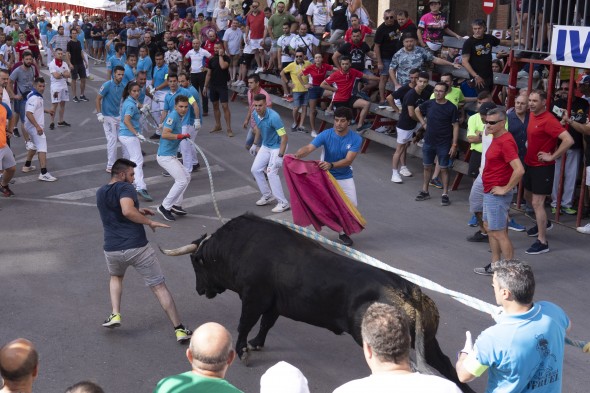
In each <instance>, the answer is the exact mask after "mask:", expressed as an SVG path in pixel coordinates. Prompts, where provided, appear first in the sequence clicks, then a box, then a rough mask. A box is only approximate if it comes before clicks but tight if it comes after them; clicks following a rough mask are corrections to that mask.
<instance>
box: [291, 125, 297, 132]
mask: <svg viewBox="0 0 590 393" xmlns="http://www.w3.org/2000/svg"><path fill="white" fill-rule="evenodd" d="M295 130H297V123H293V124H291V131H293V132H295Z"/></svg>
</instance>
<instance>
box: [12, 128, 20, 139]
mask: <svg viewBox="0 0 590 393" xmlns="http://www.w3.org/2000/svg"><path fill="white" fill-rule="evenodd" d="M12 135H14V136H15V138H20V132H19V131H18V127H14V128H13V129H12Z"/></svg>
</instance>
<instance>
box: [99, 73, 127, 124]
mask: <svg viewBox="0 0 590 393" xmlns="http://www.w3.org/2000/svg"><path fill="white" fill-rule="evenodd" d="M98 94H99V95H100V96H102V105H101V111H102V114H103V115H104V116H113V117H117V116H119V114H120V109H121V99H122V98H123V84H122V83H119V84H116V83H115V82H114V81H112V80H110V81H106V82H105V83H103V85H102V86H101V88H100V90H99V91H98Z"/></svg>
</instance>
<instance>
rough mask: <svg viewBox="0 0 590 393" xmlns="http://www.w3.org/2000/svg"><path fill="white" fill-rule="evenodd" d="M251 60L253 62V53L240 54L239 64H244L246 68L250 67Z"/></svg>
mask: <svg viewBox="0 0 590 393" xmlns="http://www.w3.org/2000/svg"><path fill="white" fill-rule="evenodd" d="M252 60H254V53H242V56H241V57H240V61H239V63H240V64H244V65H245V66H246V67H250V64H252Z"/></svg>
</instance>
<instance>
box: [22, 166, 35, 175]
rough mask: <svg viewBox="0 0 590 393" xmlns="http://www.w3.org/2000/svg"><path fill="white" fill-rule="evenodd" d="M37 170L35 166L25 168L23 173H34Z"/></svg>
mask: <svg viewBox="0 0 590 393" xmlns="http://www.w3.org/2000/svg"><path fill="white" fill-rule="evenodd" d="M35 169H37V167H36V166H35V165H31V166H23V167H22V169H21V171H23V172H24V173H28V172H33V171H34V170H35Z"/></svg>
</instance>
